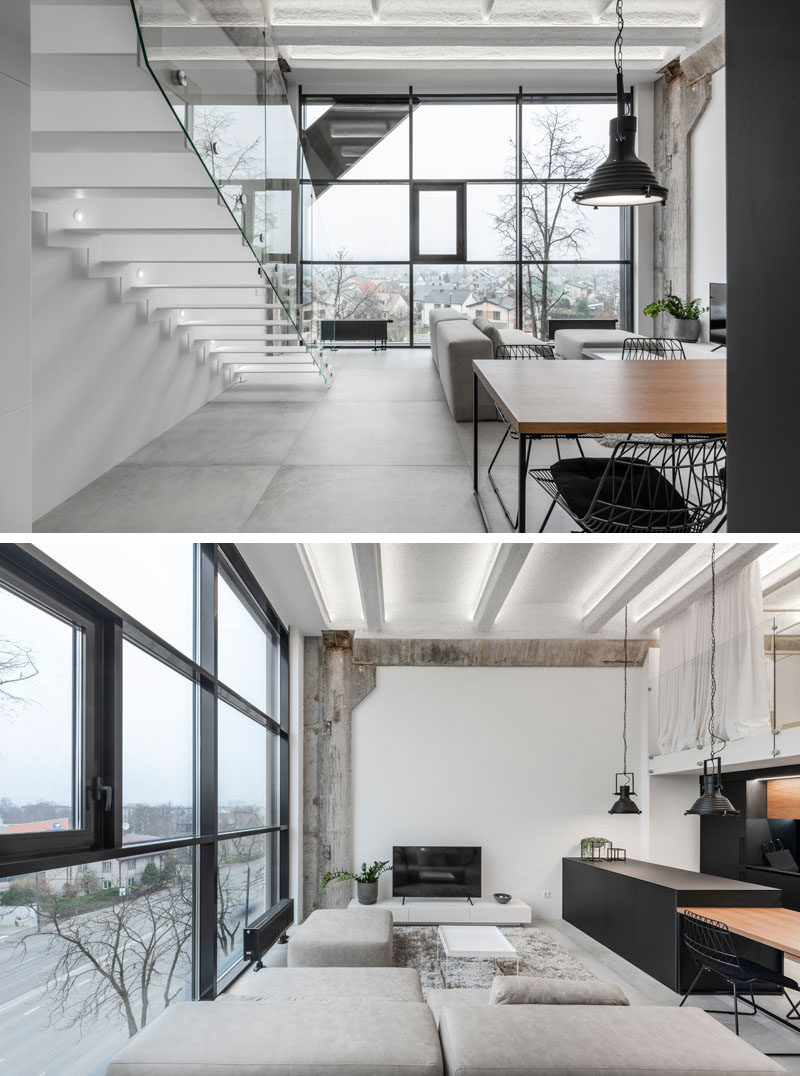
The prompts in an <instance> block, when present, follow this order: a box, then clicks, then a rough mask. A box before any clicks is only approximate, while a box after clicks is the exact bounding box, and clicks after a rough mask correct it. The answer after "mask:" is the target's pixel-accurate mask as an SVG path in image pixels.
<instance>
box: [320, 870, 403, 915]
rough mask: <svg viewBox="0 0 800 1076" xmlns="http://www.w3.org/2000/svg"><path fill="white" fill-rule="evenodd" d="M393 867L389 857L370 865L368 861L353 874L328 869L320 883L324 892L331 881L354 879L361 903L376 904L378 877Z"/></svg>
mask: <svg viewBox="0 0 800 1076" xmlns="http://www.w3.org/2000/svg"><path fill="white" fill-rule="evenodd" d="M391 869H392V868H391V867H390V866H389V860H388V859H382V860H378V859H376V860H375V862H374V863H373V864H372V865H371V866H370V867H368V866H367V865H366V863H362V864H361V870H360V871H359V872H358V874H353V873H352V872H351V871H326V872H325V875H324V877H323V879H322V882H321V884H320V889H321V890H322V891H323V892H324V891H325V889H326V888H327V887H328V885H329V884H330V883H331V882H350V881H352V882H355V883H356V894H357V896H358V903H359V904H376V903H377V901H378V879H379V878H380V876H381V875H382V874H383V872H384V871H390V870H391Z"/></svg>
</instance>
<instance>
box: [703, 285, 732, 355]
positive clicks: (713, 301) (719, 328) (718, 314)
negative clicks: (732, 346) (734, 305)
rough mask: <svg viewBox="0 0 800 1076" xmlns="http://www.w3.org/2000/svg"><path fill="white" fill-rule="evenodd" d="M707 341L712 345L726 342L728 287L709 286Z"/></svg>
mask: <svg viewBox="0 0 800 1076" xmlns="http://www.w3.org/2000/svg"><path fill="white" fill-rule="evenodd" d="M708 305H709V311H708V339H709V340H710V341H711V342H712V344H726V343H727V342H728V285H727V284H710V285H709V299H708Z"/></svg>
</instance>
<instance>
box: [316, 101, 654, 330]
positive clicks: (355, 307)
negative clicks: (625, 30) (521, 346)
mask: <svg viewBox="0 0 800 1076" xmlns="http://www.w3.org/2000/svg"><path fill="white" fill-rule="evenodd" d="M301 113H302V126H303V136H302V137H303V151H304V158H305V162H306V164H305V173H304V176H303V179H302V186H303V189H304V191H305V207H306V208H305V212H304V213H303V243H302V257H303V273H302V276H303V294H302V299H303V314H304V321H305V324H306V328H307V329H310V330H311V331H312V333H313V334H314V335H318V325H319V320H320V319H322V318H387V319H390V321H391V325H390V327H389V332H388V336H389V340H390V341H391V342H392V343H394V344H395V345H398V344H399V345H409V344H411V345H417V346H419V345H425V344H427V342H428V338H429V332H430V314H431V312H432V311H433V310H437V309H441V308H446V307H449V308H451V309H456V310H458V311H460V312H462V313H465V314H468V315H469V316H470V317H477V316H481V317H485V318H486V319H487V320H488V321H490V322H492V323H493V324H495V325H497V326H499V327H503V328H520V327H521V328H524V329H526V330H528V331H532V332H533V333H535V334H536V335H537V336H539V337H541V338H542V339H546V338H547V336H548V323H549V321H550V319H562V318H573V319H579V320H589V319H591V320H596V319H602V320H611V321H617V322H618V323H619V325H620V326H621V327H626V328H630V327H631V318H632V288H633V274H632V263H633V235H632V216H631V211H630V210H625V209H615V208H608V209H601V210H598V211H596V212H595V211H592V210H587V209H584V208H582V207H580V206H578V205H576V204H575V203H574V202H573V200H572V195H573V194H574V192H575V191H576V190H577V189H579V187H580V186H581V185H582V184H583V183H585V182H586V180H587V179H588V178H589V176H590V175H591V173H592V172H593V170H594V168H595V167H596V166H597V164H599V163H600V162H601V161H602V160H603V159H604V158H605V155H606V152H607V149H606V147H607V145H608V124H609V120H610V119H611V118H612V117H613V115H614V114H615V103H614V101H613V99H611V98H610V97H608V96H607V95H566V96H564V95H560V96H554V95H536V96H531V95H524V94H523V95H519V94H515V95H509V96H502V95H485V96H470V97H467V96H460V97H459V96H456V97H453V96H444V95H439V96H435V95H434V96H427V95H415V94H413V93H412V94H411V95H410V96H408V97H384V98H379V97H368V98H367V97H320V96H305V97H303V98H302V99H301Z"/></svg>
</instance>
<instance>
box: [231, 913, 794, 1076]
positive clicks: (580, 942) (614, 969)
mask: <svg viewBox="0 0 800 1076" xmlns="http://www.w3.org/2000/svg"><path fill="white" fill-rule="evenodd" d="M533 925H534V926H535V927H541V928H543V929H545V930H549V931H550V932H551V933H552V934H554V935H555V937H556V939H557V941H558V942H559V943H560V944H561V945H563V946H564V948H565V949H568V950H569V952H570V953H572V954H573V955H574V956H575V957H576V959H577V960H579V961H580V962H581V964H583V966H584V967H585V968H586V969H587V970H588V971H590V972H592V974H593V975H596V976H597V978H598V979H602V980H604V981H606V982H613V983H618V984H619V985H620V986H621V987H622V989H623V990H624V991H625V993H626V994H627V996H628V999H629V1000H630V1003H631V1005H677V1004H678V1002H679V1001H680V997H679V995H678V994H676V993H674V991H672V990H670V989H669V988H668V987H666V986H663V985H662V984H661V983H659V982H657V981H656V980H655V979H653V978H651V977H650V976H649V975H647V974H645V972H643V971H640V970H639V968H636V967H634V966H633V964H629V963H628V961H627V960H623V959H622V957H620V956H617V954H616V953H612V952H611V950H610V949H607V948H606V947H605V946H604V945H601V944H600V943H599V942H596V941H595V940H594V939H593V938H590V937H589V936H588V935H586V934H584V933H583V932H582V931H580V930H577V929H576V928H575V927H573V926H572V925H571V924H569V923H566V922H564V920H563V919H546V920H540V921H538V922H536V923H534V924H533ZM398 929H402V927H401V928H398ZM290 933H291V932H290ZM264 963H265V964H267V965H268V966H270V967H285V966H286V946H285V945H276V946H274V947H273V948H272V949H271V950H270V952H269V953H267V954H266V956H265V957H264ZM785 971H786V974H787V975H789V976H792V977H793V978H795V979H797V978H798V976H800V966H798V965H797V964H794V963H793V962H792V961H790V960H788V959H787V960H786V961H785ZM253 975H255V976H257V975H258V972H253V971H252V970H251V971H247V972H245V973H244V975H242V976H240V977H239V978H238V979H237V980H236V982H234V983H232V984H231V986H230V987H229V990H228V992H229V993H231V994H248V993H251V992H252V987H249V984H248V983H247V981H246V980H247V979H248V978H249V977H250V976H253ZM790 993H792V992H791V991H790ZM756 999H757V1001H758V1003H759V1004H760V1005H763V1006H764V1007H765V1008H771V1009H773V1010H774V1011H775V1012H776V1013H778V1014H779V1015H780V1016H785V1015H786V1010H787V1008H788V1006H787V1004H786V1001H785V999H775V998H773V997H758V995H756ZM793 1000H795V995H793ZM686 1004H687V1005H695V1006H697V1007H699V1008H715V1009H724V1008H726V1006H728V1005H729V1002H728V1001H727V999H725V998H722V997H710V996H707V995H706V996H703V995H699V996H697V997H696V998H689V1000H688V1001H687V1002H686ZM714 1019H715V1020H719V1022H720V1023H721V1024H723V1025H724V1026H725V1027H727V1028H730V1030H731V1032H732V1031H733V1015H732V1014H731V1016H724V1015H723V1016H715V1017H714ZM799 1023H800V1022H799ZM740 1034H741V1037H742V1038H743V1039H744V1040H745V1042H748V1043H750V1045H751V1046H754V1047H755V1048H756V1049H757V1050H761V1051H762V1052H764V1053H784V1052H785V1053H794V1052H797V1053H800V1033H798V1032H795V1031H790V1030H788V1029H787V1028H783V1027H782V1026H781V1025H780V1024H778V1023H776V1022H775V1021H773V1020H771V1019H770V1018H769V1017H768V1016H762V1015H761V1014H759V1015H758V1016H743V1017H741V1023H740ZM775 1060H776V1061H777V1063H778V1064H779V1065H782V1066H783V1068H784V1069H785V1070H786V1072H787V1073H790V1074H791V1076H800V1057H797V1058H789V1057H780V1058H776V1059H775Z"/></svg>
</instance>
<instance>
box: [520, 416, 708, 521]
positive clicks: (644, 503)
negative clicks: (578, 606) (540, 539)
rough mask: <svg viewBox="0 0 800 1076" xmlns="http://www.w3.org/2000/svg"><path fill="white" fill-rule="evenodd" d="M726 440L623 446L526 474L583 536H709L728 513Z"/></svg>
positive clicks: (629, 444)
mask: <svg viewBox="0 0 800 1076" xmlns="http://www.w3.org/2000/svg"><path fill="white" fill-rule="evenodd" d="M725 445H726V439H725V437H721V436H720V437H706V438H704V439H703V440H700V441H684V440H674V441H661V442H653V441H623V442H622V443H621V444H619V445H617V446H616V448H615V449H614V451H613V452H612V454H611V456H609V457H605V458H598V457H586V456H584V457H581V458H576V459H569V460H564V459H561V460H559V461H558V462H557V463H554V464H553V465H552V467H546V468H540V469H537V468H533V469H532V470H531V471H530V472H529V473H530V475H531V477H532V478H534V479H536V481H537V482H538V483H539V485H540V486H541V487H542V489H544V491H545V492H546V493H547V494H549V496H550V497H551V498H552V503H551V505H550V508H549V509H548V512H547V515H546V516H545V518H544V522H543V523H542V526H541V528H540V532H541V531H543V530H544V529H545V527H546V526H547V523H548V521H549V519H550V516H551V514H552V511H553V509H554V508H555V506H556V505H557V504H558V505H560V507H561V508H563V509H564V511H565V512H566V513H567V515H568V516H570V517H571V519H573V520H574V522H575V523H577V525H578V527H579V528H580V529H581V530H582V531H590V532H595V533H600V532H603V533H610V532H613V533H623V534H625V533H627V534H632V533H637V534H638V533H642V534H652V533H660V534H681V533H687V532H690V533H699V532H701V531H704V530H706V529H707V528H708V527H709V526H710V525H711V523H713V522H714V520H715V519H716V518H717V516H719V515H720V514H721V513H722V512H723V511H724V509H725V480H724V478H722V479H721V478H720V471H721V469H722V468H723V467H724V465H725Z"/></svg>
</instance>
